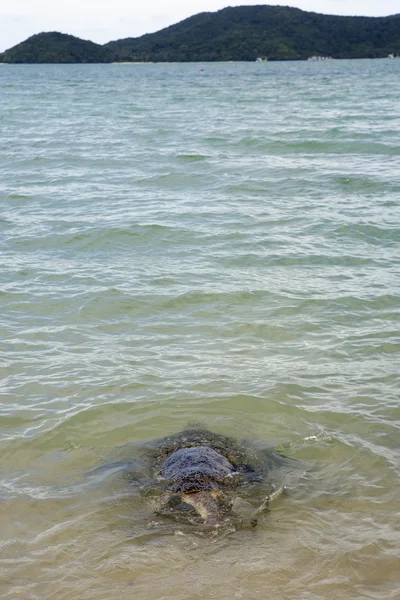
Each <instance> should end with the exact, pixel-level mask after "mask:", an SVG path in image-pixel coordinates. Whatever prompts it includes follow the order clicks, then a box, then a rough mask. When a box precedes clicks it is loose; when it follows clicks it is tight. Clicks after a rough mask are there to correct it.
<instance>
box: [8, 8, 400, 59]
mask: <svg viewBox="0 0 400 600" xmlns="http://www.w3.org/2000/svg"><path fill="white" fill-rule="evenodd" d="M388 54H397V55H398V54H400V15H393V16H390V17H376V18H375V17H339V16H333V15H321V14H317V13H312V12H305V11H302V10H299V9H297V8H290V7H288V6H265V5H260V6H239V7H235V8H231V7H229V8H224V9H223V10H220V11H218V12H214V13H200V14H197V15H195V16H193V17H190V18H189V19H185V20H184V21H181V22H180V23H177V24H176V25H172V26H171V27H167V28H165V29H162V30H161V31H158V32H156V33H151V34H147V35H143V36H141V37H139V38H127V39H123V40H117V41H114V42H109V43H108V44H105V45H104V46H100V45H97V44H94V43H93V42H88V41H84V40H80V39H79V38H76V37H73V36H69V35H65V34H61V33H42V34H39V35H35V36H32V37H30V38H29V39H28V40H26V41H25V42H22V43H21V44H18V45H17V46H14V48H11V49H10V50H7V51H6V52H4V53H3V54H0V61H3V62H111V61H152V62H158V61H160V62H162V61H178V62H181V61H214V60H255V59H256V58H257V57H259V56H261V57H268V59H269V60H288V59H292V60H297V59H306V58H308V57H309V56H313V55H322V56H332V57H333V58H378V57H386V56H387V55H388Z"/></svg>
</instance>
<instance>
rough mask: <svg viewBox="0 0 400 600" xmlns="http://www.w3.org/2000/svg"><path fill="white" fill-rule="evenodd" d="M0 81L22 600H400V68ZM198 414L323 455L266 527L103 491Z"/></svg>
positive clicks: (2, 327) (292, 451)
mask: <svg viewBox="0 0 400 600" xmlns="http://www.w3.org/2000/svg"><path fill="white" fill-rule="evenodd" d="M201 68H204V71H201V70H200V69H201ZM0 89H1V103H0V114H1V119H0V156H1V161H0V202H1V219H0V240H1V246H0V248H1V266H2V268H1V290H0V302H1V313H0V315H1V316H0V335H1V339H2V345H1V349H0V359H1V377H2V387H1V407H0V451H1V463H0V464H1V472H2V476H1V477H2V478H1V487H0V505H1V516H0V530H1V532H2V534H1V546H0V547H1V554H2V557H3V558H2V563H1V568H0V583H2V584H3V585H2V587H3V592H2V597H3V598H5V599H14V598H16V597H21V598H22V597H24V598H41V599H50V598H51V599H53V598H57V599H66V600H72V599H75V598H79V600H86V599H92V598H93V599H94V598H96V599H97V600H99V599H103V598H104V599H109V598H122V599H124V598H132V597H135V598H140V599H147V598H166V599H172V598H174V600H179V599H182V600H183V599H185V600H189V599H190V600H191V599H198V598H204V597H207V598H220V599H221V598H223V599H225V598H226V599H228V598H229V599H230V598H246V599H248V598H250V599H253V598H254V599H255V598H257V599H258V598H260V599H261V598H263V599H264V598H266V597H267V596H268V597H271V598H274V599H275V600H278V599H279V600H280V599H282V600H287V599H288V598H294V597H296V598H302V599H303V598H304V599H307V600H317V599H332V600H333V599H335V600H336V599H337V598H346V599H347V598H348V599H349V600H350V599H351V600H358V599H366V598H374V599H375V598H377V599H382V600H388V599H395V598H398V593H399V591H398V590H399V585H400V580H399V573H400V569H399V560H398V548H399V542H400V532H399V522H398V511H399V501H398V498H399V491H400V490H399V488H400V485H399V475H400V469H399V459H400V450H399V446H400V443H399V442H400V432H399V428H400V414H399V364H400V334H399V327H400V280H399V271H400V268H399V267H400V244H399V242H400V200H399V196H400V134H399V131H400V110H399V98H400V61H396V60H392V61H390V60H376V61H330V62H326V63H262V64H244V63H243V64H206V65H198V64H186V65H177V64H176V65H174V64H165V65H162V64H158V65H98V66H97V65H95V66H92V65H80V66H73V65H62V66H57V65H43V66H25V65H16V66H10V65H3V66H1V67H0ZM193 421H200V422H202V423H204V424H205V425H206V426H208V427H209V428H211V429H213V430H214V431H217V432H221V433H226V434H229V435H234V436H237V437H245V438H249V439H255V440H262V441H266V442H268V443H271V444H275V445H277V446H278V447H279V448H281V449H283V450H284V451H285V453H287V454H289V455H290V456H292V457H294V458H297V459H300V460H301V461H303V462H302V464H304V469H303V470H302V471H301V473H300V474H299V473H298V472H297V473H296V474H295V475H293V477H292V479H289V481H288V496H287V497H286V498H284V499H282V500H280V501H278V502H277V503H276V506H275V507H274V510H273V511H272V512H271V513H270V514H269V515H268V516H267V517H266V518H265V520H264V521H263V522H262V523H261V524H260V525H259V526H258V527H257V528H256V529H255V530H254V531H251V532H248V531H237V532H232V533H230V534H229V535H224V536H223V535H220V536H218V535H217V536H214V537H211V538H210V537H208V536H202V535H201V532H195V531H191V530H187V531H186V530H179V531H176V529H175V530H174V529H173V528H171V530H167V531H166V530H165V529H163V528H160V526H157V525H155V524H154V523H153V524H151V522H152V514H151V510H150V508H149V507H147V506H146V505H145V504H143V503H141V502H140V501H139V500H138V499H135V498H131V497H130V496H129V493H128V491H127V489H126V487H124V486H123V484H122V483H121V481H120V480H119V479H118V478H117V479H116V480H115V479H112V478H111V479H110V478H107V477H106V478H105V479H104V481H101V482H99V483H98V485H97V486H94V487H90V486H89V487H88V486H87V485H86V484H85V483H84V481H85V479H84V473H86V472H88V471H89V470H90V469H93V468H95V467H98V466H100V465H102V464H104V462H105V461H106V460H107V457H108V456H109V455H110V453H112V451H113V449H114V448H115V447H118V446H121V445H123V444H129V443H131V442H138V441H143V440H149V439H152V438H155V437H158V436H163V435H167V434H169V433H172V432H175V431H179V430H180V429H183V428H184V427H186V426H187V424H188V423H189V422H193Z"/></svg>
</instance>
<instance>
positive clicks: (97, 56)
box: [0, 31, 113, 63]
mask: <svg viewBox="0 0 400 600" xmlns="http://www.w3.org/2000/svg"><path fill="white" fill-rule="evenodd" d="M112 58H113V57H112V55H111V54H110V51H109V50H107V48H105V47H104V46H100V45H99V44H95V43H93V42H89V41H87V40H81V39H79V38H77V37H74V36H73V35H67V34H65V33H58V32H57V31H51V32H48V33H38V34H37V35H33V36H32V37H30V38H28V39H27V40H25V42H21V43H20V44H18V45H17V46H14V47H13V48H11V49H10V50H6V52H3V54H0V61H1V62H8V63H99V62H100V63H102V62H110V61H111V60H112Z"/></svg>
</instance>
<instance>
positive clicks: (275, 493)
mask: <svg viewBox="0 0 400 600" xmlns="http://www.w3.org/2000/svg"><path fill="white" fill-rule="evenodd" d="M285 491H286V486H284V485H283V486H280V487H278V488H276V487H274V488H273V489H272V491H271V492H270V493H269V494H268V495H267V496H266V497H265V498H264V500H263V502H261V504H260V506H259V507H258V508H257V510H255V511H254V513H253V515H252V518H253V519H255V518H256V517H257V516H258V515H260V514H261V513H263V512H268V511H269V510H270V504H271V502H273V501H274V500H276V499H277V498H279V496H281V495H282V494H283V493H284V492H285Z"/></svg>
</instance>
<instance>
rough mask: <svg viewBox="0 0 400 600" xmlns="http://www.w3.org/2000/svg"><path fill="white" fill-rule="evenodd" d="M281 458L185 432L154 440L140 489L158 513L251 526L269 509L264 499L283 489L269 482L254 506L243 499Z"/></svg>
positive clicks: (229, 441) (219, 437)
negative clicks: (145, 479)
mask: <svg viewBox="0 0 400 600" xmlns="http://www.w3.org/2000/svg"><path fill="white" fill-rule="evenodd" d="M285 460H286V459H284V458H283V457H281V456H279V455H277V454H276V453H272V452H271V451H269V452H268V453H266V452H265V451H264V452H262V451H261V450H259V451H257V449H256V448H252V447H251V445H250V444H249V443H239V442H237V441H236V440H234V439H233V438H230V437H227V436H224V435H218V434H215V433H211V432H210V431H206V430H201V429H192V430H190V429H189V430H186V431H182V432H180V433H177V434H175V435H171V436H169V437H166V438H163V439H161V440H158V441H157V442H155V445H154V446H153V456H152V458H151V460H150V470H151V474H152V479H151V480H150V481H148V483H147V484H145V485H142V486H141V491H142V493H144V494H146V495H148V496H153V499H154V500H155V504H156V511H155V512H156V513H157V514H159V515H169V516H173V517H175V518H180V517H182V515H186V516H187V517H188V518H189V520H190V521H192V522H203V523H204V524H206V525H220V524H222V523H223V522H231V523H233V522H235V523H236V525H237V524H239V523H240V524H249V525H251V526H255V525H256V524H257V516H258V515H259V514H261V513H262V512H263V511H267V510H268V509H269V503H270V501H271V500H272V499H274V498H276V497H277V496H279V495H280V494H281V493H282V491H283V490H284V488H283V487H277V486H275V485H273V483H272V482H271V481H269V482H268V483H267V486H265V485H264V486H263V487H262V489H261V492H262V497H261V498H260V494H256V496H258V497H257V498H256V504H255V505H254V501H253V504H252V503H251V502H250V501H249V499H250V498H252V494H251V492H249V490H250V488H254V486H255V485H256V484H258V486H260V485H261V484H262V483H263V482H264V483H265V480H266V479H267V475H268V473H269V470H270V468H273V467H274V466H277V464H279V463H282V461H285ZM239 492H242V494H240V493H239ZM241 496H242V498H241ZM243 496H244V497H245V500H243ZM252 499H253V498H252ZM253 500H254V499H253ZM243 508H244V511H243ZM243 512H244V513H245V514H244V515H243V514H242V513H243Z"/></svg>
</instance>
